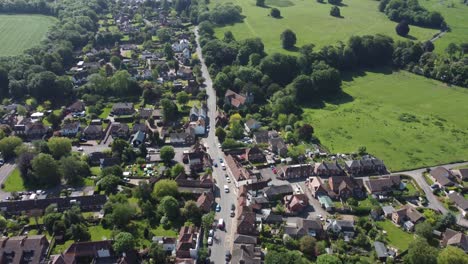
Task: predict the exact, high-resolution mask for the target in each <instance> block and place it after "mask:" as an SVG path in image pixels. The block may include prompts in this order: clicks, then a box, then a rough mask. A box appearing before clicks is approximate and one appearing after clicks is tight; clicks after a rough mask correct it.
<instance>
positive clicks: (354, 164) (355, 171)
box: [345, 160, 362, 175]
mask: <svg viewBox="0 0 468 264" xmlns="http://www.w3.org/2000/svg"><path fill="white" fill-rule="evenodd" d="M345 169H346V171H347V172H348V173H349V174H350V175H359V174H361V172H362V166H361V161H359V160H347V161H345Z"/></svg>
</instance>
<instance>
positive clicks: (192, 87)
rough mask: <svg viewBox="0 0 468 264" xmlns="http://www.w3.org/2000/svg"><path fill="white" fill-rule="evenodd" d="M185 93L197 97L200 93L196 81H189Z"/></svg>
mask: <svg viewBox="0 0 468 264" xmlns="http://www.w3.org/2000/svg"><path fill="white" fill-rule="evenodd" d="M184 91H185V92H186V93H188V94H192V95H195V94H197V93H198V91H199V85H198V83H197V81H196V80H188V83H187V85H186V86H184Z"/></svg>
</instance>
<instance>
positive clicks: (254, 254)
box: [231, 244, 263, 264]
mask: <svg viewBox="0 0 468 264" xmlns="http://www.w3.org/2000/svg"><path fill="white" fill-rule="evenodd" d="M262 259H263V253H262V249H261V247H258V246H255V245H253V244H234V247H233V249H232V259H231V262H232V263H240V264H262V263H263V261H262Z"/></svg>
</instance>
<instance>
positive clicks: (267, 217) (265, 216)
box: [252, 206, 283, 224]
mask: <svg viewBox="0 0 468 264" xmlns="http://www.w3.org/2000/svg"><path fill="white" fill-rule="evenodd" d="M252 207H253V206H252ZM261 213H262V216H261V219H262V223H265V224H279V223H282V222H283V217H282V216H281V215H279V214H275V213H273V212H272V211H271V209H262V211H261Z"/></svg>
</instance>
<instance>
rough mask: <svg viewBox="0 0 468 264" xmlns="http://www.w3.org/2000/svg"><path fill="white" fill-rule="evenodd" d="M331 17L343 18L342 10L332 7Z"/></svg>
mask: <svg viewBox="0 0 468 264" xmlns="http://www.w3.org/2000/svg"><path fill="white" fill-rule="evenodd" d="M330 16H334V17H341V12H340V8H339V7H337V6H332V7H331V9H330Z"/></svg>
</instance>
